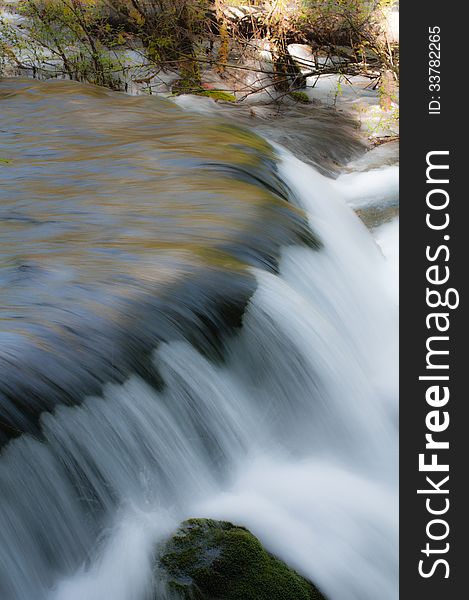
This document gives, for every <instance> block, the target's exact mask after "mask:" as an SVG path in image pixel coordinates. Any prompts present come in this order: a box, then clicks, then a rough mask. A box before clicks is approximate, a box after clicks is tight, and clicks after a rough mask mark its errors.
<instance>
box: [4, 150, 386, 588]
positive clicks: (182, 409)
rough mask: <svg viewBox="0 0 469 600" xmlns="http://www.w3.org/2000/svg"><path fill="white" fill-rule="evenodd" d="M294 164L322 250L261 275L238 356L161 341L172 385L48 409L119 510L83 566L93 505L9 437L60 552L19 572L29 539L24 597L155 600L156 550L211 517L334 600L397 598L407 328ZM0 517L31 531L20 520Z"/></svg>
mask: <svg viewBox="0 0 469 600" xmlns="http://www.w3.org/2000/svg"><path fill="white" fill-rule="evenodd" d="M282 172H283V177H284V178H285V179H286V180H287V181H288V183H289V185H290V186H291V187H292V189H293V190H294V191H295V192H296V195H297V197H298V202H299V204H300V205H301V206H302V207H303V208H304V209H305V210H306V211H307V212H308V215H309V219H310V222H311V226H312V228H313V230H314V231H316V232H317V233H318V234H319V236H320V238H321V239H322V241H323V242H324V248H322V249H321V250H320V251H319V252H315V251H313V250H310V249H306V248H299V247H291V248H289V249H286V250H284V252H283V255H282V259H281V264H280V276H275V275H271V274H268V273H266V272H263V271H254V272H255V275H256V277H257V279H258V282H259V287H258V289H257V291H256V292H255V294H254V297H253V298H252V300H251V302H250V305H249V308H248V311H247V314H246V315H245V319H244V326H243V328H242V330H241V333H240V334H239V336H238V337H237V338H236V339H233V340H231V341H230V342H229V349H228V350H229V352H228V360H227V361H226V363H225V364H223V365H214V364H213V363H211V362H209V361H208V360H207V359H205V358H204V357H202V356H201V355H200V354H198V353H197V352H196V351H195V350H194V349H193V348H192V347H191V346H190V345H189V344H186V343H181V342H178V343H171V344H167V345H163V346H161V347H160V348H159V349H158V351H156V352H155V356H154V360H155V362H156V363H157V364H158V367H159V371H160V372H161V373H162V375H163V377H164V380H165V382H166V384H167V385H166V387H165V389H164V391H163V392H161V393H158V392H156V391H155V390H154V389H153V388H151V387H149V386H148V385H147V384H145V383H144V382H143V381H142V380H140V379H138V378H137V377H134V378H131V379H130V380H129V381H127V382H126V383H125V384H124V385H122V386H117V385H110V386H108V387H107V389H106V391H105V394H104V397H103V398H90V399H88V400H87V401H86V403H85V404H83V405H82V406H79V407H62V408H60V409H59V410H57V411H56V412H55V414H54V415H53V416H52V415H47V416H45V417H44V418H43V428H44V430H45V433H46V437H47V439H48V440H49V443H50V444H51V446H52V448H55V449H56V450H57V451H58V453H60V455H61V460H63V463H64V465H65V466H67V465H69V464H71V460H72V457H73V460H74V461H78V463H79V464H80V467H81V469H82V470H83V471H84V472H85V473H86V474H87V476H88V477H89V479H90V480H92V481H93V479H94V480H95V492H96V495H97V497H98V498H99V500H100V502H101V503H102V505H104V506H105V507H108V509H109V511H110V512H112V517H111V518H110V520H109V524H108V528H107V530H106V531H105V532H104V533H103V535H102V537H101V539H100V541H99V543H98V544H97V545H96V547H95V548H94V550H93V551H92V553H91V555H90V559H89V561H87V563H86V564H84V565H83V566H82V568H81V569H79V571H78V572H77V571H76V570H74V569H73V568H72V565H73V564H74V552H73V551H72V549H73V546H74V545H75V546H76V547H77V548H89V546H90V540H91V539H92V538H91V536H90V533H89V532H88V529H87V516H86V515H85V514H83V511H82V510H81V509H80V507H79V506H78V505H77V504H76V502H74V500H73V499H72V498H73V496H72V491H71V490H70V489H69V487H68V485H67V483H66V482H65V481H62V480H61V478H60V476H56V474H54V471H53V468H51V467H50V466H49V468H47V467H48V465H49V463H48V460H49V457H48V455H47V453H46V450H41V446H39V444H37V443H36V442H34V441H32V440H28V439H21V440H18V441H17V442H15V443H14V444H13V447H12V448H9V454H8V456H5V457H4V459H6V460H7V461H8V460H9V461H10V464H8V462H7V465H6V467H5V468H8V467H9V468H10V471H9V473H10V472H11V473H12V474H11V478H12V483H11V485H12V489H14V486H15V485H16V484H15V481H16V480H15V477H17V478H23V477H25V478H27V477H28V474H29V476H30V477H31V481H30V485H31V486H33V485H39V483H38V482H39V481H41V486H42V487H43V488H44V493H43V494H42V495H41V494H38V493H37V492H38V490H37V489H36V490H35V492H36V493H35V497H38V498H40V499H41V502H42V504H39V505H35V506H28V507H27V511H29V512H30V513H31V515H34V517H36V518H38V519H40V520H41V515H42V516H43V518H42V521H43V522H44V523H45V525H44V528H45V531H46V535H51V536H53V539H59V540H61V546H63V547H62V548H61V555H62V556H63V561H64V568H63V572H62V573H61V574H57V575H55V576H54V577H52V578H51V576H50V574H48V575H47V576H46V575H45V574H44V566H43V565H44V563H43V560H44V559H43V557H42V556H38V555H35V553H34V549H33V548H29V549H28V548H26V547H24V546H23V547H22V549H21V551H22V552H28V561H27V565H28V572H23V573H21V570H20V569H19V568H18V565H16V564H14V557H15V556H16V557H17V556H18V555H19V554H20V553H21V552H20V550H19V548H21V543H22V542H21V540H18V548H13V550H12V552H11V553H10V556H11V557H12V564H11V572H14V573H17V578H16V579H15V582H14V586H15V592H16V594H17V596H16V597H17V598H19V599H20V600H33V599H34V600H42V599H43V598H44V599H47V600H143V599H144V598H146V597H147V595H148V594H149V593H150V592H149V590H150V589H151V588H152V587H153V589H155V585H156V586H158V585H159V584H158V583H157V582H154V581H152V565H153V554H154V545H155V543H156V542H157V541H158V540H159V539H161V538H162V537H164V536H165V535H167V534H168V533H169V532H170V531H171V530H173V529H174V528H175V527H176V526H177V524H178V523H179V521H180V520H181V519H184V518H188V517H199V516H207V517H214V518H223V519H228V520H232V521H233V522H235V523H237V524H241V525H246V526H247V527H249V528H250V529H251V530H252V531H253V533H254V534H256V535H257V536H258V537H259V538H260V539H261V540H262V542H263V543H264V544H265V546H266V547H267V548H268V549H270V550H271V551H272V552H274V553H275V554H277V555H278V556H280V557H281V558H283V559H284V560H285V561H287V562H288V563H289V564H290V565H292V566H294V567H295V568H297V569H298V570H299V571H300V572H301V573H303V574H305V575H306V576H308V577H310V578H311V579H312V580H313V581H314V582H316V583H317V585H318V586H319V587H320V588H321V589H322V590H323V591H324V593H325V594H326V596H328V598H329V599H330V600H377V599H378V598H379V600H394V599H396V598H397V596H398V590H397V493H398V490H397V366H396V362H397V339H396V336H397V324H396V306H395V305H394V303H393V300H392V297H391V295H390V293H389V286H388V282H387V280H386V270H385V269H384V268H383V260H384V258H383V256H382V254H381V253H380V251H379V249H378V247H377V246H376V244H375V242H374V241H373V239H372V237H371V236H370V234H369V233H368V231H367V230H366V229H365V227H364V226H363V225H362V224H361V222H360V221H359V220H358V218H357V217H356V216H355V215H354V214H353V213H352V211H351V210H350V209H349V208H348V207H346V206H345V204H344V202H343V201H342V199H341V198H340V197H338V196H339V192H338V191H337V187H336V186H334V185H333V184H332V183H331V182H330V181H329V180H327V179H326V178H324V177H322V176H321V175H319V174H318V173H317V172H316V171H314V170H313V169H312V168H311V167H309V166H306V165H305V164H303V163H301V162H300V161H298V160H296V159H294V158H293V157H291V156H289V155H288V156H287V155H285V156H284V159H283V164H282ZM25 460H27V461H28V462H29V471H28V472H26V473H23V474H21V469H22V467H23V465H24V461H25ZM13 467H16V468H13ZM97 472H98V473H99V472H101V473H105V474H106V482H102V481H101V480H100V479H99V477H97V476H94V474H95V473H97ZM35 473H40V474H41V475H40V477H41V479H40V480H39V479H38V478H37V476H36V475H35ZM35 477H36V479H34V478H35ZM18 485H19V484H18ZM110 489H113V490H116V491H117V495H118V501H119V506H120V508H119V510H118V511H117V512H116V511H115V510H114V508H112V507H113V506H114V500H115V499H113V500H112V501H111V497H110V491H109V490H110ZM51 498H55V499H57V500H56V501H55V502H53V501H52V500H51ZM24 502H25V505H26V500H24ZM24 510H26V508H25V509H24ZM23 517H24V514H23ZM31 518H33V517H32V516H31ZM12 519H14V518H13V517H12ZM24 520H25V523H26V524H27V523H28V519H24ZM0 526H2V527H7V528H8V527H11V528H12V531H16V532H17V531H18V527H17V526H15V523H14V520H13V524H12V523H11V522H5V523H0ZM25 527H26V525H25ZM12 540H13V538H12ZM14 543H15V542H13V541H12V544H14ZM23 562H24V564H26V561H23ZM51 579H52V581H53V582H52V583H51ZM54 582H55V583H54ZM157 597H158V598H161V599H164V598H165V597H166V594H165V592H164V590H163V589H161V590H160V591H159V592H158V593H157ZM286 600H287V599H286ZM288 600H294V599H288Z"/></svg>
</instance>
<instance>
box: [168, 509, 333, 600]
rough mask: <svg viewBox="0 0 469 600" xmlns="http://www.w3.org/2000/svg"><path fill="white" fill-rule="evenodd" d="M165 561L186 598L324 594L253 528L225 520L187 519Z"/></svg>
mask: <svg viewBox="0 0 469 600" xmlns="http://www.w3.org/2000/svg"><path fill="white" fill-rule="evenodd" d="M160 563H161V565H162V566H163V568H164V569H165V570H166V572H167V574H168V578H169V585H170V587H171V588H172V589H173V591H174V592H176V594H177V595H178V596H179V597H180V598H181V599H182V600H189V599H194V598H197V599H198V600H218V599H220V598H223V600H286V599H287V598H288V599H289V600H290V599H291V600H324V597H323V596H322V594H321V593H320V592H319V591H318V590H317V589H316V588H315V587H314V586H313V585H312V584H311V583H310V582H309V581H307V580H306V579H304V578H303V577H301V575H299V574H298V573H296V571H294V570H293V569H290V568H289V567H288V566H287V565H285V564H284V563H283V562H281V561H280V560H279V559H277V558H276V557H274V556H273V555H272V554H269V553H268V552H267V551H266V550H265V549H264V548H263V547H262V545H261V543H260V542H259V540H258V539H257V538H256V537H254V536H253V535H252V533H250V532H249V531H248V530H247V529H245V528H244V527H237V526H235V525H232V524H231V523H227V522H224V521H213V520H210V519H191V520H189V521H185V522H184V523H183V524H182V525H181V527H180V528H179V529H178V531H177V532H176V533H175V534H174V535H173V537H172V538H171V539H170V540H169V542H168V543H167V544H166V547H165V548H164V552H163V555H162V557H161V558H160Z"/></svg>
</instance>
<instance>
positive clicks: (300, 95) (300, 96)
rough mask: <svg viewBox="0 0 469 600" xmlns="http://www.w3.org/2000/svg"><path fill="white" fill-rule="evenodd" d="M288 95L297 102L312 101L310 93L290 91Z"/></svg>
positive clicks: (307, 102)
mask: <svg viewBox="0 0 469 600" xmlns="http://www.w3.org/2000/svg"><path fill="white" fill-rule="evenodd" d="M288 95H289V96H290V98H293V100H295V101H296V102H301V103H302V104H309V103H310V100H309V97H308V94H306V92H290V93H289V94H288Z"/></svg>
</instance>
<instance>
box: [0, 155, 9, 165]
mask: <svg viewBox="0 0 469 600" xmlns="http://www.w3.org/2000/svg"><path fill="white" fill-rule="evenodd" d="M10 163H11V160H10V159H9V158H2V157H1V156H0V165H9V164H10Z"/></svg>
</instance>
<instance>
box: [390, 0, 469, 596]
mask: <svg viewBox="0 0 469 600" xmlns="http://www.w3.org/2000/svg"><path fill="white" fill-rule="evenodd" d="M462 7H463V5H461V4H457V3H455V2H453V3H450V2H442V1H441V0H440V1H439V2H438V1H436V0H427V1H425V2H411V1H409V0H407V1H406V2H401V6H400V48H401V61H400V63H401V77H400V80H401V86H400V91H401V95H400V118H401V138H400V147H401V163H400V174H401V185H400V187H401V218H400V229H401V232H400V233H401V235H400V246H401V248H400V268H401V281H400V311H401V350H400V352H401V391H400V407H401V411H400V475H401V477H400V598H401V599H405V600H407V599H409V600H420V599H425V600H452V599H459V598H461V597H465V596H466V595H467V594H468V592H467V591H464V590H465V589H466V588H467V586H466V585H465V583H466V573H467V572H468V571H469V567H468V566H466V562H467V560H468V559H467V558H466V555H467V554H468V551H467V549H466V535H467V533H468V525H467V516H466V515H465V512H466V511H467V510H468V509H469V500H468V492H467V490H468V489H469V469H468V467H467V465H466V464H465V461H466V457H468V458H469V452H468V448H469V431H468V430H467V429H468V427H469V421H468V420H467V418H466V416H467V404H468V403H469V398H468V394H467V391H466V382H465V374H466V373H467V372H469V357H468V352H467V347H466V339H465V337H466V332H467V331H468V328H467V325H466V323H465V320H466V321H467V319H465V318H466V317H467V316H468V315H467V312H466V297H467V293H466V292H467V283H466V280H467V272H468V267H467V265H468V263H467V262H466V261H467V259H468V251H467V242H468V241H469V228H468V226H467V223H468V217H467V216H466V215H467V214H468V213H469V210H468V207H469V197H468V193H467V191H466V190H465V189H464V187H463V180H464V178H465V176H466V172H469V163H468V161H467V159H466V156H467V152H466V151H465V150H463V146H466V145H467V143H468V142H467V133H468V129H469V128H468V127H467V114H466V113H467V92H466V91H465V89H467V74H466V68H465V66H464V62H465V46H466V43H467V39H468V37H469V31H468V30H467V26H466V23H465V19H464V17H462V13H461V10H462ZM437 31H438V33H436V32H437ZM432 32H433V33H432ZM438 38H439V39H438ZM437 39H438V41H437V42H436V41H435V40H437ZM432 40H433V41H432ZM432 43H433V44H434V45H433V46H431V45H430V44H432ZM431 52H433V54H431ZM431 60H433V61H438V62H432V63H430V61H431ZM430 69H433V70H430ZM432 84H433V87H431V86H432ZM436 84H438V85H439V86H440V87H439V88H438V86H437V85H436ZM430 102H433V104H430ZM438 103H439V104H438ZM431 109H433V110H431ZM435 151H438V152H441V154H433V155H431V157H429V158H428V160H430V161H431V162H433V163H435V164H437V163H438V164H439V165H448V166H449V169H447V170H445V169H433V170H430V171H429V177H428V179H429V180H430V181H429V182H428V181H427V175H426V169H427V166H428V164H427V157H428V153H430V152H435ZM443 152H444V153H445V154H443ZM446 152H448V154H446ZM446 179H449V183H443V182H444V181H445V180H446ZM435 180H438V182H436V181H435ZM440 180H441V181H440ZM442 181H443V182H442ZM429 193H430V196H429V198H427V195H428V194H429ZM448 198H449V202H448V206H447V207H445V208H441V209H436V208H431V207H429V206H428V204H427V201H428V202H429V203H430V204H431V205H438V204H439V205H441V206H443V205H444V204H445V203H446V201H447V199H448ZM427 214H428V215H429V217H427ZM446 214H447V215H448V216H447V217H446ZM427 218H428V219H430V223H431V224H432V226H436V227H439V226H442V225H443V224H444V223H445V222H446V219H447V218H449V224H448V226H447V227H444V228H442V229H432V227H430V225H428V223H427V222H426V219H427ZM446 248H447V250H446ZM438 249H439V250H438ZM426 253H428V254H429V256H430V258H428V256H427V255H426ZM448 253H449V254H448ZM432 266H433V267H435V266H436V267H437V268H436V269H432V270H430V271H429V272H428V271H427V269H429V268H430V267H432ZM448 273H449V279H448V281H447V282H445V283H431V282H429V280H428V278H430V279H432V280H438V281H441V280H442V279H445V277H446V275H448ZM427 288H428V289H429V290H436V291H437V292H438V291H439V292H440V294H441V295H442V297H444V295H445V294H446V293H447V292H448V290H450V289H454V290H455V291H453V292H449V296H448V298H449V299H450V302H449V303H450V304H452V305H454V304H456V301H457V297H458V295H459V306H458V307H457V308H447V307H444V306H437V307H435V308H432V307H430V306H429V305H428V302H427ZM437 298H438V296H437V294H435V293H434V294H432V295H431V296H430V300H429V301H430V302H432V303H433V304H438V300H437ZM465 312H466V314H464V313H465ZM432 313H433V314H435V313H438V314H442V315H445V316H441V317H440V318H439V320H438V323H439V325H440V327H441V329H444V328H445V327H446V326H447V325H448V323H450V325H449V328H448V330H447V331H438V328H437V325H436V321H437V319H436V318H434V317H429V315H431V314H432ZM441 336H443V337H444V336H446V337H448V338H449V339H448V340H444V339H439V340H437V339H435V340H431V341H430V342H429V343H430V348H432V349H434V350H435V349H438V350H449V354H447V355H446V354H440V355H433V356H430V357H428V356H427V353H428V349H427V347H426V344H427V342H428V340H429V338H431V337H441ZM427 358H430V362H431V365H435V364H438V365H439V366H440V367H441V366H445V364H446V365H448V367H449V368H448V369H444V368H433V369H432V368H428V365H427ZM435 375H436V376H440V377H443V376H447V377H449V380H448V381H445V380H442V379H440V380H434V381H432V380H430V379H423V380H419V376H423V377H434V376H435ZM437 385H439V386H440V387H439V388H437V389H438V390H439V391H438V398H436V396H435V395H433V396H430V401H432V399H433V400H435V399H436V400H438V399H440V398H442V395H443V393H444V389H443V388H444V387H447V388H448V390H449V394H450V396H449V400H448V402H447V403H446V404H444V399H443V400H442V401H441V402H437V401H435V402H434V403H433V404H434V405H433V406H431V405H430V403H429V402H428V401H427V396H426V393H427V390H428V388H429V387H431V386H437ZM432 411H436V412H432ZM445 413H447V415H446V414H445ZM447 418H449V419H450V420H449V426H448V427H447V428H445V424H446V422H447V421H446V419H447ZM436 428H441V429H442V431H440V432H435V431H434V430H435V429H436ZM426 434H432V438H431V439H432V440H435V441H441V442H445V441H447V442H449V448H448V449H445V448H438V449H431V448H427V449H426V447H425V446H426V444H427V443H430V442H429V441H428V439H427V438H426V437H425V436H426ZM420 454H423V455H424V458H423V462H424V463H425V464H428V463H429V462H431V460H432V454H435V455H436V458H434V459H433V460H436V461H437V462H438V464H439V465H449V471H448V472H446V471H433V472H432V471H428V470H420V469H419V455H420ZM426 468H428V467H425V466H424V467H423V469H426ZM440 468H444V467H440ZM447 476H449V479H448V480H447V481H446V482H443V483H441V482H442V481H444V479H445V478H446V477H447ZM427 477H429V478H430V480H431V481H428V480H427V479H426V478H427ZM417 490H427V491H431V492H433V493H428V492H425V493H420V494H419V493H417ZM446 508H447V511H445V512H441V514H431V513H430V512H429V511H430V510H433V511H434V512H437V511H444V510H445V509H446ZM432 537H434V538H441V539H432ZM427 544H429V546H428V547H427ZM447 544H448V545H447ZM420 561H423V562H420ZM437 561H441V562H437ZM419 569H420V572H419ZM461 594H462V595H461Z"/></svg>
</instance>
